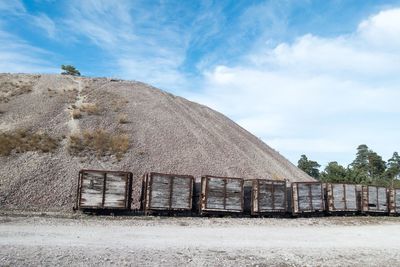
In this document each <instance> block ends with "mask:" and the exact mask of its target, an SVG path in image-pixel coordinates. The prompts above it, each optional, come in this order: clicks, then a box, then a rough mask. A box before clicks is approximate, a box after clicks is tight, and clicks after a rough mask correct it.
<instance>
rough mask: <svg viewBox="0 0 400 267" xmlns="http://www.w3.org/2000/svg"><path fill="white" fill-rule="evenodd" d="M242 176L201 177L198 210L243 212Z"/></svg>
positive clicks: (202, 211)
mask: <svg viewBox="0 0 400 267" xmlns="http://www.w3.org/2000/svg"><path fill="white" fill-rule="evenodd" d="M243 184H244V180H243V179H242V178H233V177H219V176H211V175H205V176H202V178H201V202H200V212H201V214H203V213H204V212H243V208H244V207H243V206H244V195H243Z"/></svg>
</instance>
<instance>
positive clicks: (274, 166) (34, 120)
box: [0, 74, 313, 210]
mask: <svg viewBox="0 0 400 267" xmlns="http://www.w3.org/2000/svg"><path fill="white" fill-rule="evenodd" d="M73 117H75V118H73ZM0 132H1V133H2V136H3V137H2V139H1V140H2V141H0V150H1V149H2V150H3V156H0V174H1V175H0V209H1V208H3V209H14V208H16V209H29V210H70V209H71V208H72V206H73V203H74V200H75V197H76V195H75V194H76V181H77V175H78V171H79V170H80V169H82V168H90V169H110V170H126V171H132V172H133V173H134V177H135V182H134V183H135V185H136V187H137V188H140V177H141V175H142V174H143V173H144V172H146V171H157V172H166V173H179V174H191V175H194V176H195V177H196V178H199V177H200V176H201V175H204V174H213V175H221V176H233V177H244V178H248V179H253V178H272V179H288V180H289V181H313V179H312V178H311V177H309V176H308V175H306V174H305V173H304V172H302V171H301V170H299V169H298V168H296V167H295V166H294V165H293V164H291V163H290V162H289V161H288V160H286V159H285V158H284V157H282V156H281V155H280V154H279V153H277V152H276V151H275V150H273V149H271V148H270V147H269V146H267V145H266V144H265V143H263V142H262V141H260V140H259V139H258V138H256V137H255V136H253V135H252V134H250V133H249V132H247V131H246V130H244V129H243V128H241V127H240V126H238V125H237V124H236V123H234V122H233V121H231V120H230V119H228V118H227V117H225V116H224V115H222V114H220V113H218V112H216V111H214V110H212V109H210V108H208V107H205V106H202V105H199V104H196V103H193V102H190V101H188V100H186V99H183V98H181V97H176V96H173V95H171V94H169V93H166V92H163V91H161V90H158V89H156V88H153V87H150V86H148V85H145V84H143V83H138V82H130V81H113V80H110V79H105V78H74V77H69V76H61V75H26V74H0ZM70 136H72V139H71V137H70ZM10 140H11V141H12V142H14V143H15V144H16V146H18V142H26V140H35V141H30V142H31V143H29V145H28V146H27V145H25V146H23V148H19V149H20V150H21V151H22V152H20V153H16V151H15V150H13V151H12V152H11V153H10V154H9V155H7V154H8V153H7V149H9V148H8V147H7V146H8V145H9V144H10V142H11V141H10ZM128 141H129V147H128V150H127V152H126V153H123V152H124V151H125V149H126V148H127V142H128ZM1 142H2V143H1ZM35 142H36V143H35ZM71 142H72V143H71ZM85 142H86V143H85ZM88 144H90V146H91V147H92V149H93V150H92V151H90V150H88V149H87V147H88V146H89V145H88ZM106 144H107V145H106ZM110 144H111V145H110ZM104 146H108V148H107V147H106V148H104ZM48 150H50V151H52V152H51V153H47V151H48ZM4 151H5V152H4ZM135 197H137V196H135Z"/></svg>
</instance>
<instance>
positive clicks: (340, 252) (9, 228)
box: [0, 214, 400, 266]
mask: <svg viewBox="0 0 400 267" xmlns="http://www.w3.org/2000/svg"><path fill="white" fill-rule="evenodd" d="M52 216H54V214H53V215H52ZM399 240H400V218H391V217H329V218H301V219H261V218H258V219H254V218H251V219H250V218H241V219H238V218H185V217H183V218H168V217H88V216H83V215H74V216H71V215H66V216H65V215H62V214H61V215H59V218H54V217H47V216H42V217H32V216H28V217H25V216H23V217H16V216H10V215H4V214H3V215H2V216H0V265H2V266H32V265H41V266H56V265H61V266H65V265H69V266H110V265H114V266H121V265H132V266H399V265H400V247H399V246H398V241H399Z"/></svg>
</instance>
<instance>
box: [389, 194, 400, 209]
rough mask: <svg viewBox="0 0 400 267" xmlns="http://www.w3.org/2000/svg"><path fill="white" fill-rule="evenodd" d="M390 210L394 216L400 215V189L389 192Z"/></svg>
mask: <svg viewBox="0 0 400 267" xmlns="http://www.w3.org/2000/svg"><path fill="white" fill-rule="evenodd" d="M389 192H390V193H389V209H390V213H392V214H399V213H400V189H399V188H391V189H390V190H389Z"/></svg>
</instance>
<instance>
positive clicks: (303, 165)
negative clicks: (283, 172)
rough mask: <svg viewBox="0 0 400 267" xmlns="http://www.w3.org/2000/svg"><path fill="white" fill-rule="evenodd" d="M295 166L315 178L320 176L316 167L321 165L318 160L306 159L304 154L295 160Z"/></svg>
mask: <svg viewBox="0 0 400 267" xmlns="http://www.w3.org/2000/svg"><path fill="white" fill-rule="evenodd" d="M297 167H299V168H300V169H301V170H303V171H304V172H305V173H307V174H308V175H310V176H311V177H314V178H315V179H319V178H320V177H319V176H320V173H319V169H318V168H319V167H321V165H319V164H318V162H316V161H313V160H308V158H307V156H306V155H301V156H300V159H299V161H298V162H297Z"/></svg>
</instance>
